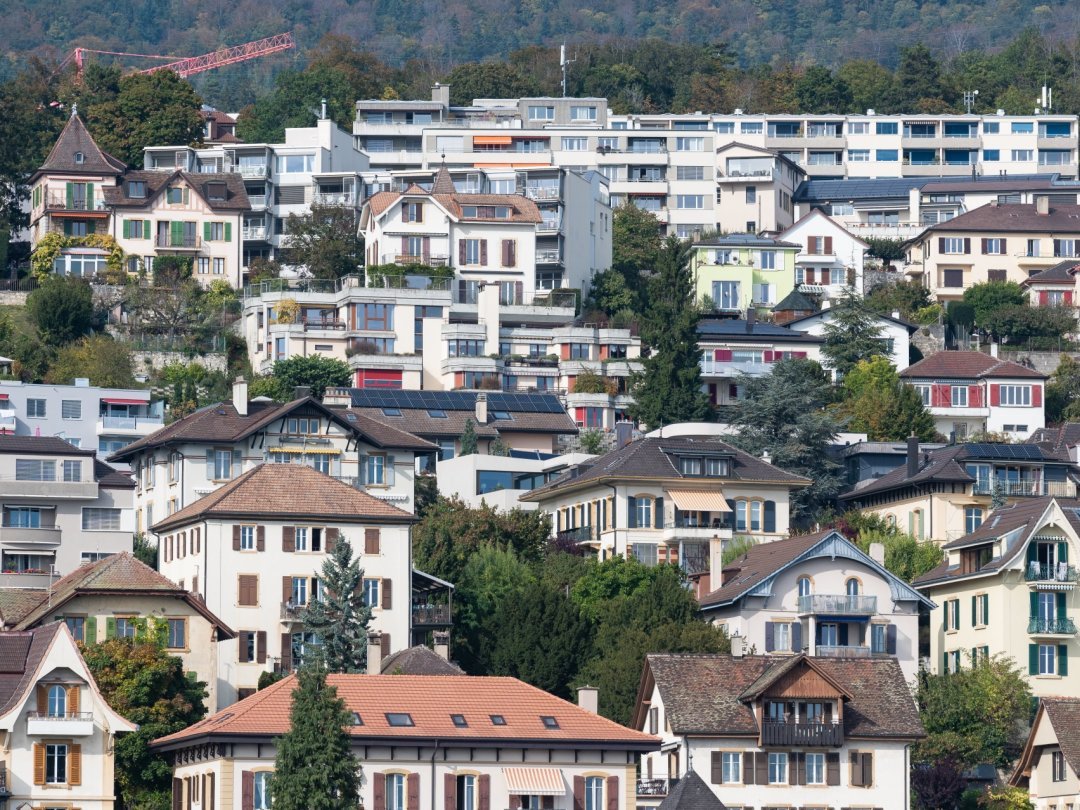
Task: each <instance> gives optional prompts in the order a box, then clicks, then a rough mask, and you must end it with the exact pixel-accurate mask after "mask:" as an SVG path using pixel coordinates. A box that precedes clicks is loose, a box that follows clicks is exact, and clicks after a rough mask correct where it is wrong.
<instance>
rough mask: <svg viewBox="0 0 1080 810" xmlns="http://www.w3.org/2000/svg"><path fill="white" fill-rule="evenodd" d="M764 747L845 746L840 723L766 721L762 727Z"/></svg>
mask: <svg viewBox="0 0 1080 810" xmlns="http://www.w3.org/2000/svg"><path fill="white" fill-rule="evenodd" d="M761 744H762V745H811V746H817V745H833V746H835V745H843V744H844V730H843V728H842V727H841V726H840V724H839V723H785V722H782V721H776V720H766V721H765V722H764V723H763V724H762V726H761Z"/></svg>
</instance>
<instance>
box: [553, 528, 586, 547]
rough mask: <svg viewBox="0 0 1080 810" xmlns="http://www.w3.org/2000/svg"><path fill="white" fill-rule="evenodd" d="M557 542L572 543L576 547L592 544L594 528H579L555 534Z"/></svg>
mask: <svg viewBox="0 0 1080 810" xmlns="http://www.w3.org/2000/svg"><path fill="white" fill-rule="evenodd" d="M555 542H557V543H572V544H575V545H576V544H580V543H592V542H593V529H592V526H578V527H577V528H574V529H563V530H562V531H559V532H555Z"/></svg>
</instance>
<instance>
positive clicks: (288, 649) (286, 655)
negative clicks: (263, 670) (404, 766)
mask: <svg viewBox="0 0 1080 810" xmlns="http://www.w3.org/2000/svg"><path fill="white" fill-rule="evenodd" d="M290 669H292V636H291V635H289V634H288V633H282V634H281V671H282V672H288V671H289V670H290ZM380 775H381V774H380Z"/></svg>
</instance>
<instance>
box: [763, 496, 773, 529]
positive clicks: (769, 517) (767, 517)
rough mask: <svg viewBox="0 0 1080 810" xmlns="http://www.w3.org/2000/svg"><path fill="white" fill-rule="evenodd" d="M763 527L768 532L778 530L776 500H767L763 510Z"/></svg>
mask: <svg viewBox="0 0 1080 810" xmlns="http://www.w3.org/2000/svg"><path fill="white" fill-rule="evenodd" d="M763 513H764V518H763V521H764V523H763V527H762V528H763V529H764V530H765V531H767V532H775V531H776V501H765V508H764V510H763Z"/></svg>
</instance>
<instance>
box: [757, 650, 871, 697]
mask: <svg viewBox="0 0 1080 810" xmlns="http://www.w3.org/2000/svg"><path fill="white" fill-rule="evenodd" d="M819 660H820V659H818V658H814V657H812V656H809V655H806V654H805V653H800V654H799V655H792V656H789V657H788V658H787V659H786V660H783V661H781V662H779V663H778V664H777V665H776V666H774V667H769V668H768V669H767V670H765V671H764V672H762V673H761V675H760V676H758V679H757V680H756V681H754V682H753V683H752V684H750V685H749V686H748V687H746V688H745V689H744V690H743V691H742V694H740V695H739V700H756V699H757V698H759V697H761V696H762V695H764V694H766V693H767V692H769V690H770V689H772V688H773V686H774V685H775V684H777V683H779V682H780V680H781V679H782V678H783V677H784V676H785V675H787V674H788V673H789V672H792V671H794V670H796V669H799V668H801V667H805V668H807V669H812V670H814V672H816V673H817V674H818V675H820V676H821V678H822V680H824V681H825V682H826V683H827V684H829V685H830V686H831V687H832V688H833V689H835V690H836V691H837V692H838V693H839V694H840V695H842V696H843V697H844V698H845V699H847V700H851V693H850V692H848V691H847V689H845V688H844V687H843V686H842V685H841V684H838V683H837V682H836V681H834V680H833V678H832V676H831V675H830V674H829V673H828V672H825V671H823V670H822V669H821V667H819V666H817V663H816V662H817V661H819Z"/></svg>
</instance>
